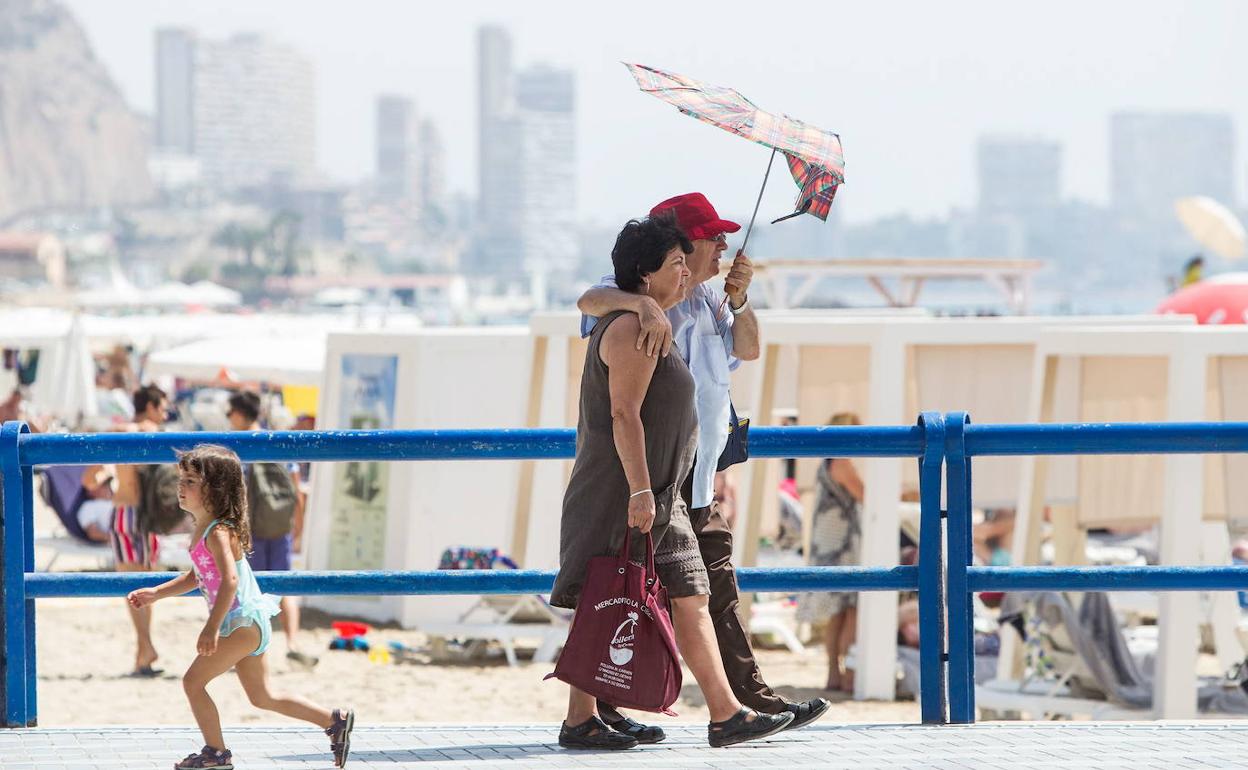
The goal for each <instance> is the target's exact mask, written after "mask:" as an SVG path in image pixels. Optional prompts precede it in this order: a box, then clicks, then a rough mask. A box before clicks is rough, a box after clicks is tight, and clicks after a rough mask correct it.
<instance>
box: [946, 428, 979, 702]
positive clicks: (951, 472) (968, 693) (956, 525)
mask: <svg viewBox="0 0 1248 770" xmlns="http://www.w3.org/2000/svg"><path fill="white" fill-rule="evenodd" d="M970 421H971V418H970V416H969V415H967V414H966V412H950V413H949V414H948V415H947V416H946V417H945V473H946V476H945V478H946V482H947V487H946V489H947V493H946V494H947V500H946V504H947V506H948V519H947V525H946V533H945V534H946V541H945V542H946V547H947V549H948V550H947V558H946V560H945V602H946V606H947V607H948V613H949V615H948V617H949V621H948V622H949V721H950V722H951V723H953V724H970V723H973V722H974V721H975V658H974V655H975V650H974V637H973V635H972V630H973V622H974V618H973V610H972V603H971V594H970V586H969V584H968V582H967V573H966V568H967V567H968V566H970V564H971V459H970V458H969V457H967V454H966V426H967V424H968V423H969V422H970Z"/></svg>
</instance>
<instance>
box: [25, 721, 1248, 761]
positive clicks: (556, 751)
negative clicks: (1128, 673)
mask: <svg viewBox="0 0 1248 770" xmlns="http://www.w3.org/2000/svg"><path fill="white" fill-rule="evenodd" d="M665 729H666V730H667V732H668V739H667V741H666V742H664V743H661V744H658V745H655V746H645V747H641V748H638V749H634V750H632V751H623V752H601V753H597V752H570V751H564V750H562V749H560V748H559V746H558V745H557V743H556V736H557V727H556V726H555V725H502V726H482V727H474V726H467V725H453V726H449V725H419V726H378V727H365V726H361V727H359V728H357V730H356V731H355V736H354V738H353V740H352V751H351V760H350V762H349V763H348V767H350V768H354V769H355V770H368V769H369V768H375V769H377V770H382V769H384V770H400V769H401V768H421V769H422V770H451V768H454V769H455V770H460V769H468V770H485V769H486V768H506V769H507V770H521V769H522V768H537V769H540V770H561V769H563V768H604V769H605V770H619V769H622V768H717V769H718V768H724V769H725V770H747V769H748V770H756V769H760V770H761V769H765V768H807V767H809V768H815V767H819V768H851V770H877V769H878V770H885V768H887V769H888V770H893V769H894V768H937V769H939V770H957V769H959V768H975V770H979V768H1046V769H1048V768H1054V769H1056V768H1097V769H1098V770H1100V769H1102V768H1123V769H1124V770H1150V769H1152V768H1158V769H1160V770H1182V769H1184V768H1202V769H1207V768H1248V721H1243V722H1191V723H1124V722H1105V723H1094V722H1066V723H1054V722H1041V723H1029V722H1011V723H993V724H981V725H963V726H947V727H924V726H918V725H846V726H837V725H826V726H824V725H816V726H814V727H811V728H807V729H805V730H799V731H797V732H794V733H786V734H782V735H780V736H777V737H775V738H772V739H771V740H768V741H765V742H762V743H751V744H745V745H742V746H737V747H733V748H728V749H711V748H709V747H707V745H706V737H705V736H706V728H705V726H703V725H674V726H672V725H665ZM226 736H227V738H228V739H229V741H230V743H231V748H232V749H233V751H234V756H235V763H236V765H235V766H236V767H238V768H241V769H245V768H292V769H293V768H329V767H332V764H333V763H332V760H331V758H330V756H329V752H328V744H327V739H326V738H325V737H324V736H323V735H321V734H320V733H318V732H317V731H315V730H307V729H304V728H301V727H235V728H228V729H227V730H226ZM199 746H200V739H199V734H198V732H197V731H195V730H193V729H188V728H169V727H159V728H154V727H130V728H121V727H101V728H86V727H83V728H47V729H33V730H0V770H71V769H72V770H79V769H80V768H82V769H84V770H85V769H86V768H100V769H101V770H115V769H117V768H136V769H140V768H169V767H172V766H173V763H174V762H175V761H176V760H178V759H181V758H182V757H183V756H185V755H187V754H189V753H191V752H192V751H194V750H196V749H197V748H199Z"/></svg>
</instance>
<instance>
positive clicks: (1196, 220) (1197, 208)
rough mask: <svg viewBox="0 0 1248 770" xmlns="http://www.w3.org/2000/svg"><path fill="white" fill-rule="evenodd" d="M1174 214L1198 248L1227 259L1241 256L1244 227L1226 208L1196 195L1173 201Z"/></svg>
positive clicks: (1207, 198) (1242, 254)
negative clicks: (1197, 244)
mask: <svg viewBox="0 0 1248 770" xmlns="http://www.w3.org/2000/svg"><path fill="white" fill-rule="evenodd" d="M1174 211H1175V213H1176V214H1178V216H1179V221H1180V222H1182V223H1183V227H1185V228H1186V229H1187V232H1188V234H1189V235H1191V236H1192V237H1193V238H1195V239H1196V242H1197V243H1199V244H1200V245H1201V246H1204V247H1205V248H1207V249H1209V250H1210V251H1212V252H1213V253H1215V254H1218V255H1219V256H1223V257H1226V258H1227V259H1239V258H1240V257H1242V256H1244V239H1245V237H1244V226H1243V224H1242V223H1241V222H1240V221H1239V219H1238V218H1237V217H1236V216H1235V215H1234V214H1233V213H1231V211H1230V209H1228V208H1227V207H1226V206H1223V205H1222V204H1221V203H1218V202H1217V201H1215V200H1214V199H1213V198H1209V197H1206V196H1204V195H1197V196H1193V197H1191V198H1180V199H1179V200H1177V201H1175V203H1174Z"/></svg>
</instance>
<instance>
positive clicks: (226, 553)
mask: <svg viewBox="0 0 1248 770" xmlns="http://www.w3.org/2000/svg"><path fill="white" fill-rule="evenodd" d="M233 539H234V533H233V532H232V531H231V530H230V529H229V528H228V527H213V528H212V530H211V531H210V532H209V533H208V537H207V538H206V544H207V546H208V553H210V554H212V560H213V562H214V563H215V566H216V568H217V573H218V574H220V575H221V586H220V588H218V589H217V599H216V601H214V602H213V603H212V611H211V612H209V613H208V622H207V623H206V624H204V630H203V632H202V633H200V635H199V643H198V645H197V649H198V651H199V654H200V655H211V654H213V653H214V652H216V651H217V637H218V636H219V635H220V630H221V621H223V620H225V616H226V615H227V614H228V613H229V611H230V607H231V606H232V605H233V604H234V595H235V594H237V593H238V569H237V568H236V567H235V566H234V545H233Z"/></svg>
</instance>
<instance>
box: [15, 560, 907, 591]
mask: <svg viewBox="0 0 1248 770" xmlns="http://www.w3.org/2000/svg"><path fill="white" fill-rule="evenodd" d="M555 574H556V570H501V569H496V570H489V569H487V570H404V571H389V570H354V571H351V572H339V571H333V570H298V571H275V572H260V573H256V580H258V581H259V582H260V588H261V589H263V590H264V591H265V592H271V593H276V594H281V595H284V596H296V595H298V596H347V595H361V594H376V595H382V596H419V595H441V594H514V595H519V594H548V593H550V590H551V588H552V586H553V585H554V582H555ZM736 574H737V577H738V581H739V583H740V586H741V588H742V589H743V590H746V591H764V592H781V591H782V592H785V593H793V592H804V591H820V590H829V589H834V590H838V591H842V590H843V591H915V590H918V587H919V569H918V567H913V566H897V567H742V568H739V569H737V570H736ZM168 579H169V573H168V572H101V573H90V574H79V573H72V572H64V573H52V572H40V573H34V574H30V575H27V576H26V595H27V596H28V597H31V598H37V599H47V598H53V597H69V596H77V597H87V596H124V595H125V594H127V593H129V592H130V591H133V590H134V589H136V588H146V587H148V586H156V585H160V584H161V583H163V582H165V581H166V580H168ZM193 594H194V592H191V593H190V594H188V595H193Z"/></svg>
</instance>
